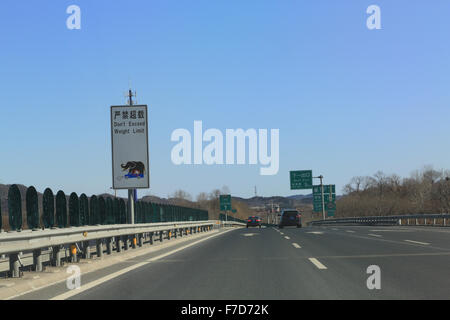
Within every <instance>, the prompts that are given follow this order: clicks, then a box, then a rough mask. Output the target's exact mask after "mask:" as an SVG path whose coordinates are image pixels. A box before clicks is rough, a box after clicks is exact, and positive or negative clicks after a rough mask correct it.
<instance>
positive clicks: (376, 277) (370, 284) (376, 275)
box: [366, 265, 381, 290]
mask: <svg viewBox="0 0 450 320" xmlns="http://www.w3.org/2000/svg"><path fill="white" fill-rule="evenodd" d="M366 273H367V274H370V277H369V278H368V279H367V282H366V285H367V289H369V290H374V289H377V290H380V289H381V269H380V267H379V266H377V265H371V266H368V267H367V271H366Z"/></svg>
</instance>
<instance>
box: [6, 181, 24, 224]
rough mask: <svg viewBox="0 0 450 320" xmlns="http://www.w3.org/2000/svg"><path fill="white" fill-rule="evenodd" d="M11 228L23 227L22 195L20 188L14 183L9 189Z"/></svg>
mask: <svg viewBox="0 0 450 320" xmlns="http://www.w3.org/2000/svg"><path fill="white" fill-rule="evenodd" d="M8 211H9V212H8V213H9V228H10V229H11V230H21V229H22V196H21V195H20V191H19V188H18V187H17V186H16V185H15V184H14V185H12V186H11V187H10V188H9V190H8Z"/></svg>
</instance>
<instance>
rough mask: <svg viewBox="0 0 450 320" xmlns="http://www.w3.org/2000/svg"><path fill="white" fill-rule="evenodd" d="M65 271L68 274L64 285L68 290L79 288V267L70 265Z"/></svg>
mask: <svg viewBox="0 0 450 320" xmlns="http://www.w3.org/2000/svg"><path fill="white" fill-rule="evenodd" d="M66 273H68V274H70V276H69V277H68V278H67V280H66V287H67V289H68V290H75V289H80V288H81V269H80V267H78V266H75V265H70V266H68V267H67V270H66Z"/></svg>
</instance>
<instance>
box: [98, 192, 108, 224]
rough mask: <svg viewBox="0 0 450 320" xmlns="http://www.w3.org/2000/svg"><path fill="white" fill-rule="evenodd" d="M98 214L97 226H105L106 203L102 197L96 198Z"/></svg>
mask: <svg viewBox="0 0 450 320" xmlns="http://www.w3.org/2000/svg"><path fill="white" fill-rule="evenodd" d="M98 213H99V218H100V219H99V222H98V223H99V224H101V225H104V224H106V201H105V199H104V198H103V197H98Z"/></svg>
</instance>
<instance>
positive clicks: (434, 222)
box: [433, 218, 436, 226]
mask: <svg viewBox="0 0 450 320" xmlns="http://www.w3.org/2000/svg"><path fill="white" fill-rule="evenodd" d="M435 225H436V218H434V219H433V226H435Z"/></svg>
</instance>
